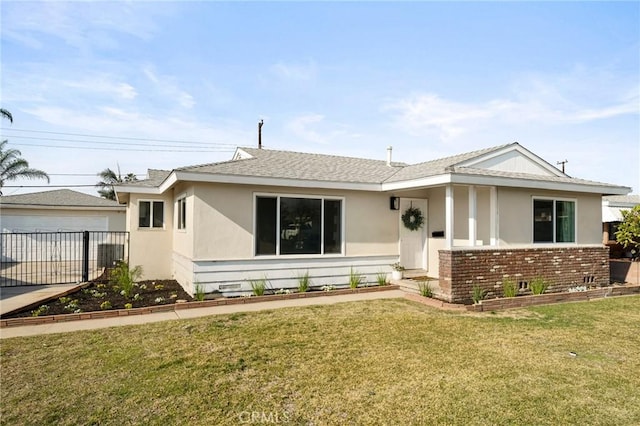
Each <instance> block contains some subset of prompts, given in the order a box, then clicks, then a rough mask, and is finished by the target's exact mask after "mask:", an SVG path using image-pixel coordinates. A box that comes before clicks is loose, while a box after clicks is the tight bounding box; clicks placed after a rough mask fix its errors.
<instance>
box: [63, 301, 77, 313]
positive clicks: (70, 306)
mask: <svg viewBox="0 0 640 426" xmlns="http://www.w3.org/2000/svg"><path fill="white" fill-rule="evenodd" d="M64 310H65V311H69V312H73V313H78V312H80V307H79V305H78V299H73V300H72V301H70V302H69V303H67V304H66V305H65V307H64Z"/></svg>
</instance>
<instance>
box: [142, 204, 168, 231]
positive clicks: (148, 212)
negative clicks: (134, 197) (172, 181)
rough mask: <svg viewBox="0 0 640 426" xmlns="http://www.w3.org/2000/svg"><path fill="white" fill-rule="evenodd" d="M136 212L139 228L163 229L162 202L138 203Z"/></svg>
mask: <svg viewBox="0 0 640 426" xmlns="http://www.w3.org/2000/svg"><path fill="white" fill-rule="evenodd" d="M138 210H139V212H138V213H139V214H138V226H139V227H140V228H163V227H164V201H140V202H139V203H138Z"/></svg>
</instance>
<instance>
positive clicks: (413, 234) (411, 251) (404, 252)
mask: <svg viewBox="0 0 640 426" xmlns="http://www.w3.org/2000/svg"><path fill="white" fill-rule="evenodd" d="M411 207H413V208H417V209H420V212H421V213H422V217H423V218H424V222H423V224H422V226H421V227H420V228H418V229H416V230H415V231H412V230H410V229H409V228H407V227H406V226H405V225H404V223H403V221H402V216H403V215H404V214H405V213H406V211H407V209H409V208H411ZM427 207H428V204H427V200H424V199H419V198H400V215H399V217H400V218H399V222H400V223H399V226H400V264H401V265H402V266H404V267H405V268H406V269H427V229H428V227H427V216H428V214H427V213H428V211H427Z"/></svg>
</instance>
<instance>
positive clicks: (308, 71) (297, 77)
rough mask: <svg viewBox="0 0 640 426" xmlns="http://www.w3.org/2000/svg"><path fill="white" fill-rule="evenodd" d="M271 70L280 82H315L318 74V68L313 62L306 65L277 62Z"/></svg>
mask: <svg viewBox="0 0 640 426" xmlns="http://www.w3.org/2000/svg"><path fill="white" fill-rule="evenodd" d="M269 70H270V71H271V74H272V75H273V76H275V77H276V78H278V79H279V80H283V81H295V82H303V81H311V80H314V79H315V78H316V76H317V74H318V70H317V66H316V64H315V62H314V61H312V60H308V61H307V62H305V63H285V62H277V63H275V64H273V65H271V67H269Z"/></svg>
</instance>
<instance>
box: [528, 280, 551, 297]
mask: <svg viewBox="0 0 640 426" xmlns="http://www.w3.org/2000/svg"><path fill="white" fill-rule="evenodd" d="M548 287H549V284H548V283H547V282H546V281H545V280H544V278H541V277H537V278H534V279H533V280H531V283H530V284H529V288H530V289H531V293H533V294H542V293H544V292H545V291H547V288H548Z"/></svg>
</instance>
